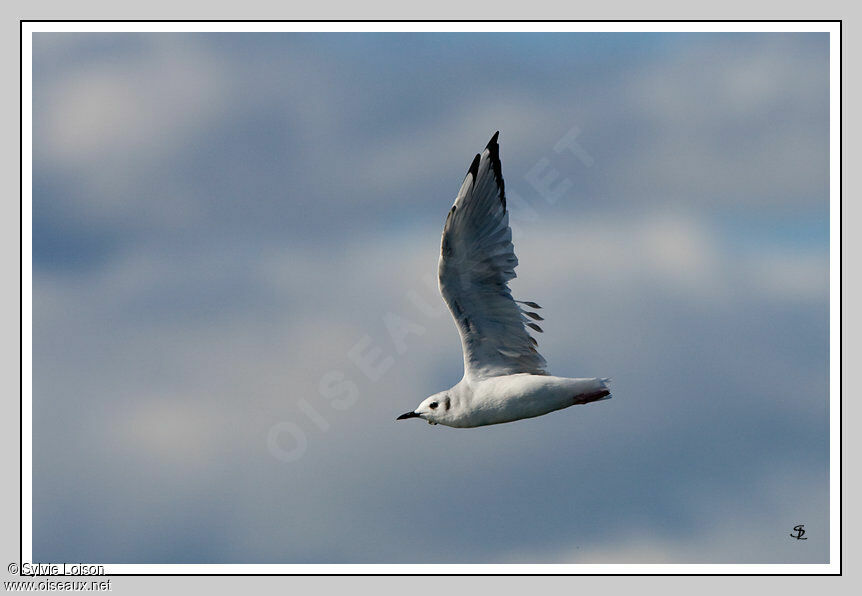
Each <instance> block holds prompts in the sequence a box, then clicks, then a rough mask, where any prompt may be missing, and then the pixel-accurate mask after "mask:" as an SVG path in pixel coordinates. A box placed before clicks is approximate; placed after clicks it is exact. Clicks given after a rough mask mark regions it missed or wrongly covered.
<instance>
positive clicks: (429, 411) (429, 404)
mask: <svg viewBox="0 0 862 596" xmlns="http://www.w3.org/2000/svg"><path fill="white" fill-rule="evenodd" d="M451 408H452V399H451V398H450V397H449V394H448V393H447V392H446V391H441V392H440V393H436V394H434V395H432V396H431V397H428V398H426V399H425V400H423V401H422V403H421V404H419V406H418V407H417V408H416V409H415V410H413V411H412V412H407V413H405V414H401V415H400V416H399V417H398V418H396V420H407V419H408V418H421V419H422V420H426V421H427V422H428V424H437V423H438V422H440V421H441V420H442V419H444V418H446V417H447V416H448V414H449V411H450V410H451Z"/></svg>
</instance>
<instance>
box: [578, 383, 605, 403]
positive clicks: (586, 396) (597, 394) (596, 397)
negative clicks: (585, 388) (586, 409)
mask: <svg viewBox="0 0 862 596" xmlns="http://www.w3.org/2000/svg"><path fill="white" fill-rule="evenodd" d="M596 380H597V381H598V387H596V388H595V389H594V390H592V391H589V392H587V393H582V394H580V395H578V396H577V397H576V398H575V403H576V404H591V403H593V402H594V401H604V400H606V399H610V398H611V397H613V396H612V395H611V390H610V389H608V383H610V382H611V380H610V378H606V379H596Z"/></svg>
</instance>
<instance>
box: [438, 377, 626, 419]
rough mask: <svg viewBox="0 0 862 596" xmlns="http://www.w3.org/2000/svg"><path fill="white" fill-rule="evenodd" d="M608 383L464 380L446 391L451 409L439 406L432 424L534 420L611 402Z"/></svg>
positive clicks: (541, 379) (546, 379) (560, 379)
mask: <svg viewBox="0 0 862 596" xmlns="http://www.w3.org/2000/svg"><path fill="white" fill-rule="evenodd" d="M605 383H606V380H604V379H567V378H565V377H552V376H550V375H531V374H529V373H520V374H515V375H503V376H499V377H488V378H485V379H475V380H470V379H467V378H466V377H465V378H464V379H461V382H460V383H458V384H457V385H455V386H454V387H452V389H449V390H448V391H446V392H445V393H446V395H447V396H448V397H449V399H450V406H449V408H448V409H445V407H441V406H440V405H438V407H437V408H436V409H437V410H438V411H437V412H436V416H435V417H434V420H432V422H434V423H435V424H445V425H446V426H453V427H456V428H472V427H475V426H486V425H488V424H500V423H502V422H513V421H515V420H521V419H523V418H535V417H536V416H541V415H543V414H548V413H550V412H553V411H555V410H562V409H563V408H568V407H569V406H573V405H575V404H584V403H589V402H592V401H599V400H602V399H608V397H609V395H610V392H609V391H608V390H607V387H606V385H605ZM445 399H446V398H445V397H443V400H445ZM439 401H442V400H439V399H438V402H439ZM444 406H445V403H444Z"/></svg>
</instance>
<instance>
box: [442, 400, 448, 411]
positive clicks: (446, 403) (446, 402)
mask: <svg viewBox="0 0 862 596" xmlns="http://www.w3.org/2000/svg"><path fill="white" fill-rule="evenodd" d="M443 405H444V406H446V409H447V410H448V409H449V398H448V397H447V398H446V399H444V400H443Z"/></svg>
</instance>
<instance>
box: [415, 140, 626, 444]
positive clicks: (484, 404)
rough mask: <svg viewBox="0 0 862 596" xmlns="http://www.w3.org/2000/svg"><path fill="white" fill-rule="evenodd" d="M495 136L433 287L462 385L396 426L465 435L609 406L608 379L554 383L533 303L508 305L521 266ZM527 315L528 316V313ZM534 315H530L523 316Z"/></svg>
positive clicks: (477, 165)
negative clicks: (455, 342) (418, 421)
mask: <svg viewBox="0 0 862 596" xmlns="http://www.w3.org/2000/svg"><path fill="white" fill-rule="evenodd" d="M498 135H499V132H498V133H495V134H494V136H493V137H492V138H491V141H490V142H489V143H488V145H487V147H486V148H485V150H484V151H483V152H482V153H481V154H477V155H476V157H475V158H474V159H473V163H472V164H471V165H470V169H469V170H468V171H467V175H466V177H465V178H464V182H463V184H462V185H461V189H460V190H459V192H458V195H457V197H456V199H455V203H454V205H452V208H451V210H450V211H449V215H448V217H447V218H446V224H445V226H444V227H443V238H442V240H441V244H440V261H439V265H438V285H439V288H440V293H441V295H442V296H443V300H444V301H445V302H446V305H447V306H448V307H449V311H450V312H451V313H452V317H453V319H454V320H455V325H456V327H457V328H458V332H459V334H460V335H461V348H462V350H463V353H464V377H463V378H462V379H461V381H460V382H459V383H458V384H457V385H455V386H454V387H452V388H451V389H448V390H446V391H441V392H440V393H437V394H435V395H432V396H431V397H428V398H426V399H425V400H423V401H422V403H420V404H419V406H418V407H417V408H416V409H415V410H413V411H411V412H407V413H406V414H402V415H401V416H399V417H398V420H404V419H407V418H422V419H423V420H426V421H428V422H429V423H430V424H443V425H446V426H452V427H456V428H470V427H476V426H485V425H488V424H500V423H502V422H512V421H514V420H521V419H524V418H534V417H536V416H541V415H543V414H547V413H549V412H553V411H555V410H561V409H563V408H567V407H569V406H573V405H577V404H587V403H591V402H594V401H601V400H605V399H610V397H611V394H610V391H609V390H608V387H607V384H608V382H609V379H603V378H580V379H569V378H564V377H554V376H551V375H549V374H548V373H547V371H546V370H545V369H546V363H545V359H544V358H542V356H541V354H539V352H538V350H537V348H536V346H537V342H536V340H535V339H533V337H531V336H530V334H529V333H528V331H527V329H528V328H529V329H531V330H533V331H537V332H540V333H541V331H542V329H541V327H539V325H538V324H537V323H536V321H541V320H543V319H542V317H541V316H540V315H539V314H538V313H536V312H534V310H535V309H539V308H541V307H540V306H539V305H538V304H536V303H534V302H519V301H515V300H514V299H513V298H512V294H511V292H510V290H509V286H508V282H509V280H510V279H512V278H514V277H515V267H516V266H517V265H518V258H517V257H516V256H515V249H514V246H513V244H512V230H511V228H510V227H509V212H508V210H507V209H506V193H505V185H504V183H503V174H502V167H501V165H500V148H499V145H498V144H497V137H498ZM525 307H526V308H525ZM528 309H532V310H528Z"/></svg>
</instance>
